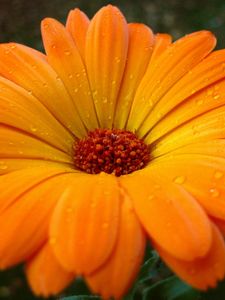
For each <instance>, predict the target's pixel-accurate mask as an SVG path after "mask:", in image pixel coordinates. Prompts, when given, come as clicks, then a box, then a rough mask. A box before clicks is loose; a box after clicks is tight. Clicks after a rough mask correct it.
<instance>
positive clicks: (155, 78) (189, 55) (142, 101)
mask: <svg viewBox="0 0 225 300" xmlns="http://www.w3.org/2000/svg"><path fill="white" fill-rule="evenodd" d="M215 44H216V40H215V37H214V36H213V35H212V34H211V33H210V32H208V31H199V32H195V33H193V34H190V35H187V36H185V37H183V38H181V39H179V40H177V41H176V42H175V43H173V44H171V45H170V46H169V47H168V48H167V49H166V50H165V51H164V52H163V53H162V55H161V56H160V57H159V59H157V60H156V61H155V62H154V64H152V65H151V62H150V64H149V67H148V69H147V71H146V73H145V76H144V77H143V79H142V81H141V83H140V85H139V87H138V89H137V92H136V95H135V98H134V102H133V105H132V108H131V113H130V116H129V120H128V124H127V129H129V130H135V129H136V130H138V129H139V128H140V126H141V125H142V124H143V123H144V121H145V119H146V117H147V116H148V115H149V113H150V112H151V110H152V109H153V107H154V106H155V104H156V103H157V102H158V101H160V99H161V98H162V97H163V95H164V94H165V93H167V92H168V91H169V89H170V88H171V87H172V86H173V85H174V84H175V83H176V82H177V81H178V80H179V79H180V78H182V77H183V76H184V75H185V74H186V73H187V72H189V71H190V70H191V69H192V68H193V67H194V66H196V65H197V64H198V63H199V62H200V61H201V60H202V59H203V58H204V57H206V56H207V55H208V54H209V53H210V52H211V51H212V50H213V48H214V47H215ZM144 133H145V132H143V131H140V135H141V136H143V135H144Z"/></svg>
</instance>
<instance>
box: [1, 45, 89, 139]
mask: <svg viewBox="0 0 225 300" xmlns="http://www.w3.org/2000/svg"><path fill="white" fill-rule="evenodd" d="M0 74H1V75H2V76H4V77H6V78H7V79H9V80H11V81H13V82H15V83H16V84H18V85H20V86H21V87H23V88H24V89H26V90H27V92H28V93H30V94H33V95H34V96H35V97H36V98H37V99H38V100H39V101H40V102H41V103H42V104H43V105H44V106H45V107H46V108H47V109H48V110H49V111H50V112H51V114H52V115H53V116H54V117H55V118H56V119H57V120H58V121H59V122H60V123H61V124H62V125H63V126H64V127H65V128H66V129H67V130H68V131H69V132H71V133H72V134H74V135H75V136H77V137H82V136H84V135H85V133H86V130H85V128H84V125H83V123H82V122H81V120H80V119H79V118H75V117H74V116H76V115H77V113H76V109H75V106H74V103H73V100H72V98H71V97H70V95H69V94H68V92H67V90H66V88H65V86H64V84H63V82H62V80H61V79H60V77H59V76H58V74H57V73H56V72H55V71H54V70H53V69H52V68H51V66H50V65H49V64H48V63H47V61H45V60H43V59H42V58H41V57H39V56H38V55H35V54H34V53H33V51H31V50H30V49H29V48H26V47H23V46H21V45H19V44H15V43H9V44H1V45H0Z"/></svg>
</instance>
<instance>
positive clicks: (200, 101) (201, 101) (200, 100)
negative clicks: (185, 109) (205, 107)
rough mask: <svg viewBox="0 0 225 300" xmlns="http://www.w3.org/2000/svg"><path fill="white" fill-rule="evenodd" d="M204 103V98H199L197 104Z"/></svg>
mask: <svg viewBox="0 0 225 300" xmlns="http://www.w3.org/2000/svg"><path fill="white" fill-rule="evenodd" d="M203 103H204V100H203V99H197V100H196V104H197V105H202V104H203Z"/></svg>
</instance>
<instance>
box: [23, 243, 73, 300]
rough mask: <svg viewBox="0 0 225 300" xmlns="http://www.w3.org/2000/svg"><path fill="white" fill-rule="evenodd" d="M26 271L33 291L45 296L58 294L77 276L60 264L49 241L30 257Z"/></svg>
mask: <svg viewBox="0 0 225 300" xmlns="http://www.w3.org/2000/svg"><path fill="white" fill-rule="evenodd" d="M25 272H26V276H27V280H28V282H29V284H30V287H31V289H32V290H33V292H34V293H35V294H36V295H39V296H44V297H49V296H50V295H56V294H58V293H59V292H61V291H62V290H63V289H64V288H66V287H67V286H68V285H69V284H70V283H71V281H72V280H73V279H74V278H75V275H74V274H73V273H69V272H67V271H66V270H64V269H63V268H62V266H61V265H60V264H59V262H58V261H57V259H56V258H55V255H54V253H53V251H52V249H51V245H50V244H49V243H48V242H47V243H45V244H44V246H43V247H42V248H41V249H40V250H39V251H38V252H37V253H36V254H35V255H34V256H33V257H32V258H31V259H29V261H28V262H27V264H26V269H25Z"/></svg>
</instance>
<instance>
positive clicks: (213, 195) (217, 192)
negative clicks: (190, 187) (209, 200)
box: [209, 188, 220, 198]
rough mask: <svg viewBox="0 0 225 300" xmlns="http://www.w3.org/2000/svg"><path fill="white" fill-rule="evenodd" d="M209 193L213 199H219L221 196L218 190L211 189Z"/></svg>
mask: <svg viewBox="0 0 225 300" xmlns="http://www.w3.org/2000/svg"><path fill="white" fill-rule="evenodd" d="M209 192H210V194H211V196H212V197H213V198H217V197H219V195H220V192H219V191H218V190H217V189H216V188H211V189H210V190H209Z"/></svg>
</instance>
